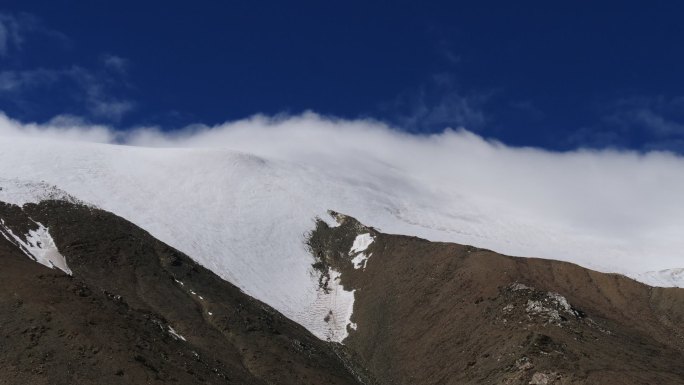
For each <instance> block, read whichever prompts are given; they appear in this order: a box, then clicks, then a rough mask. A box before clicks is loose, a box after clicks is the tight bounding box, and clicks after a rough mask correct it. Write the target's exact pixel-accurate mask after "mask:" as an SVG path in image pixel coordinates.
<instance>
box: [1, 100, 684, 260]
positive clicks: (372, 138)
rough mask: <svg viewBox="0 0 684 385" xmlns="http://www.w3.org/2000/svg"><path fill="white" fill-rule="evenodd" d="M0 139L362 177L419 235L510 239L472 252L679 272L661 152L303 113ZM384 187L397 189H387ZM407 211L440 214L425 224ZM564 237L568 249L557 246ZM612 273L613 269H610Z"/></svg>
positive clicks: (680, 166) (15, 126)
mask: <svg viewBox="0 0 684 385" xmlns="http://www.w3.org/2000/svg"><path fill="white" fill-rule="evenodd" d="M0 135H23V136H47V137H51V138H59V139H63V140H79V141H93V142H110V143H122V144H127V145H132V146H150V147H186V148H226V149H232V150H236V151H241V152H246V153H250V154H255V155H257V156H261V157H264V158H267V159H274V160H281V161H286V162H290V163H296V164H298V165H300V166H302V167H307V168H315V169H317V170H323V171H325V172H327V173H330V174H331V175H334V176H335V178H341V179H350V178H354V177H355V176H357V175H361V174H362V175H365V176H367V178H365V179H364V180H366V181H377V182H368V183H378V184H379V185H377V186H372V188H373V189H376V190H379V191H384V190H383V189H387V192H388V194H389V193H391V189H392V188H393V187H392V186H403V187H402V188H411V189H417V190H420V194H418V195H416V196H419V197H420V199H419V200H418V201H416V202H414V204H412V206H410V207H406V210H405V211H402V212H401V213H395V214H393V215H399V216H402V218H404V219H405V220H407V221H414V222H415V223H418V224H417V226H430V227H431V228H433V229H443V230H444V233H445V234H447V233H448V234H455V235H454V236H455V237H456V238H458V236H459V235H458V229H454V228H453V226H452V225H451V224H450V223H452V222H450V221H451V219H453V218H456V219H457V220H458V223H462V224H463V223H471V224H472V229H487V228H499V229H501V232H502V233H505V234H509V235H510V236H511V237H513V238H515V239H509V240H505V239H504V240H502V239H495V238H493V236H492V235H491V234H490V233H488V232H487V231H483V232H481V233H478V231H480V230H472V231H471V233H469V236H470V237H471V238H468V239H472V240H473V241H472V242H471V243H475V244H477V245H478V246H485V247H487V246H489V247H492V248H494V249H496V250H499V251H504V252H508V253H512V254H518V255H526V256H540V257H553V258H558V259H571V260H577V259H572V258H570V257H569V256H571V255H574V256H575V257H577V254H582V255H583V257H582V258H581V261H582V263H583V264H584V265H591V264H592V262H591V261H592V258H601V257H602V256H603V255H613V254H614V255H623V254H624V255H632V256H635V255H636V256H638V255H644V256H650V257H649V258H652V257H654V256H658V257H659V258H661V259H660V261H662V263H661V262H658V263H655V265H657V266H658V268H660V267H662V268H672V267H684V252H683V251H682V250H684V248H682V247H683V246H684V244H683V243H682V242H683V241H682V234H681V232H682V229H684V178H682V177H681V176H682V175H684V158H682V157H680V156H677V155H674V154H671V153H665V152H649V153H637V152H628V151H615V150H605V151H598V150H582V149H580V150H577V151H571V152H564V153H558V152H550V151H545V150H540V149H534V148H514V147H509V146H506V145H503V144H501V143H497V142H495V141H488V140H485V139H483V138H482V137H480V136H477V135H475V134H473V133H471V132H468V131H464V130H457V131H454V130H447V131H444V132H443V133H439V134H434V135H421V136H418V135H410V134H406V133H402V132H400V131H398V130H395V129H392V128H391V127H389V126H387V125H385V124H383V123H380V122H376V121H370V120H341V119H332V118H326V117H322V116H319V115H316V114H313V113H305V114H302V115H299V116H277V117H267V116H260V115H258V116H254V117H251V118H249V119H244V120H239V121H234V122H227V123H225V124H221V125H217V126H205V125H193V126H189V127H187V128H185V129H182V130H178V131H174V132H163V131H161V130H159V129H157V128H138V129H133V130H129V131H126V132H117V131H113V130H111V129H109V128H107V127H103V126H94V127H91V126H88V125H87V124H86V123H84V122H83V121H80V120H77V119H76V120H74V119H73V118H68V117H66V118H65V117H61V118H59V119H55V120H53V121H52V122H48V123H45V124H22V123H20V122H17V121H13V120H11V119H9V118H7V117H6V116H0ZM207 167H212V165H207ZM391 178H396V180H398V181H401V182H397V183H396V184H387V181H388V180H389V179H391ZM383 184H384V185H383ZM366 187H367V188H371V187H370V186H366ZM366 187H364V186H363V185H360V186H359V188H366ZM412 210H417V211H421V212H422V213H423V214H425V213H437V212H439V214H434V215H433V216H432V217H430V219H429V220H427V219H425V218H427V217H426V216H425V215H423V214H421V215H423V216H418V215H414V213H413V212H412ZM426 215H427V214H426ZM430 215H432V214H430ZM450 218H451V219H450ZM420 221H428V222H429V223H427V222H425V223H423V222H420ZM483 221H487V222H488V223H486V224H483V223H482V222H483ZM419 222H420V223H419ZM511 224H516V225H511ZM523 224H524V225H523ZM450 226H452V227H450ZM511 226H512V227H511ZM440 231H442V230H440ZM497 231H499V230H497ZM532 233H534V234H532ZM567 239H571V240H576V243H572V244H568V243H567V242H566V243H563V242H561V241H562V240H566V241H567ZM506 242H508V243H506ZM537 243H539V244H537ZM490 245H494V246H490ZM516 245H517V246H516ZM520 245H522V246H520ZM549 245H555V246H553V247H549ZM518 246H520V247H518ZM573 258H574V257H573ZM677 261H680V262H679V266H675V265H677V263H678V262H677ZM614 262H615V261H614ZM643 265H644V267H647V266H653V265H654V263H650V262H649V263H644V264H643ZM614 266H615V268H616V269H617V270H616V271H620V269H619V263H615V264H614Z"/></svg>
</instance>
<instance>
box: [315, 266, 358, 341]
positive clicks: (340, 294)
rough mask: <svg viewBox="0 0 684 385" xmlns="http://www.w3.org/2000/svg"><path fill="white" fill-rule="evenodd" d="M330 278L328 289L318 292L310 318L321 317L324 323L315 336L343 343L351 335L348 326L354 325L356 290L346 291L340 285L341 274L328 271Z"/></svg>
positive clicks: (316, 330)
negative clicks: (352, 317) (352, 320)
mask: <svg viewBox="0 0 684 385" xmlns="http://www.w3.org/2000/svg"><path fill="white" fill-rule="evenodd" d="M328 277H329V280H328V282H327V287H326V289H322V288H321V289H319V290H318V295H317V297H316V302H315V303H314V306H313V311H312V313H311V315H310V316H311V317H312V318H314V319H315V318H318V317H320V318H319V319H320V320H321V321H323V325H322V326H323V327H322V328H317V329H314V331H315V332H314V334H315V335H317V336H320V335H323V338H324V339H326V340H328V341H333V342H340V343H341V342H342V341H343V340H344V339H345V338H347V336H348V335H349V332H348V330H347V325H350V324H351V323H352V322H351V316H352V312H353V311H354V292H355V290H351V291H347V290H345V289H344V287H343V286H342V284H341V283H340V277H341V274H340V273H339V272H337V271H335V270H332V269H328ZM310 324H314V322H310ZM312 332H313V331H312Z"/></svg>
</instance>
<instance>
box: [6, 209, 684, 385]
mask: <svg viewBox="0 0 684 385" xmlns="http://www.w3.org/2000/svg"><path fill="white" fill-rule="evenodd" d="M332 216H333V217H334V218H336V220H337V222H338V225H337V226H332V224H329V222H325V221H318V222H317V224H316V227H315V229H314V230H312V232H311V233H310V234H309V235H308V237H307V239H308V246H309V249H310V251H311V253H312V255H313V260H314V261H315V262H314V263H313V265H312V266H311V274H313V275H314V276H315V277H317V282H318V285H319V287H320V291H321V292H323V293H325V292H330V291H335V290H342V291H345V292H347V293H350V295H352V296H353V313H352V315H351V320H350V323H346V322H347V321H346V320H345V321H344V323H343V324H345V325H346V333H348V337H347V338H346V339H344V341H343V344H338V343H335V342H326V341H323V340H321V339H319V338H316V337H315V336H314V335H313V334H311V333H310V332H309V331H308V330H306V329H305V328H304V327H302V326H300V325H298V324H296V323H295V322H293V321H291V320H289V319H287V318H286V317H284V316H283V315H281V314H280V313H278V312H277V311H275V310H274V309H272V308H271V307H269V306H268V305H266V304H264V303H262V302H259V301H257V300H255V299H253V298H251V297H249V296H247V295H246V294H244V293H243V292H242V291H241V290H240V289H238V288H237V287H235V286H233V285H232V284H230V283H228V282H226V281H224V280H222V279H221V278H220V277H218V276H217V275H215V274H214V273H212V272H211V271H209V270H207V269H205V268H204V267H202V266H200V265H199V264H197V263H195V262H194V261H193V260H192V259H191V258H190V257H188V256H186V255H185V254H183V253H181V252H179V251H178V250H176V249H174V248H172V247H169V246H167V245H166V244H164V243H162V242H160V241H158V240H156V239H154V238H153V237H152V236H151V235H150V234H149V233H147V232H146V231H144V230H142V229H140V228H138V227H136V226H135V225H133V224H132V223H130V222H128V221H126V220H124V219H122V218H120V217H117V216H116V215H114V214H111V213H108V212H105V211H102V210H99V209H96V208H93V207H90V206H86V205H83V204H81V203H79V202H77V201H73V200H72V201H63V200H62V201H60V200H48V201H43V202H41V203H39V204H33V203H29V204H26V205H24V206H23V208H22V207H19V206H16V205H11V204H5V203H0V219H1V221H0V288H1V289H0V338H1V339H2V344H0V373H2V375H1V376H0V384H27V383H30V384H74V383H78V384H138V383H150V384H172V383H178V384H200V383H202V384H259V385H265V384H364V385H390V384H401V385H413V384H420V385H423V384H424V385H431V384H533V385H542V384H545V385H548V384H684V366H682V365H681V363H682V362H684V326H683V325H684V290H682V289H676V288H654V287H649V286H646V285H644V284H641V283H638V282H636V281H633V280H631V279H628V278H626V277H624V276H620V275H615V274H604V273H599V272H595V271H591V270H588V269H585V268H582V267H580V266H577V265H574V264H570V263H565V262H559V261H551V260H541V259H528V258H513V257H507V256H503V255H500V254H497V253H494V252H492V251H489V250H484V249H478V248H474V247H471V246H463V245H458V244H449V243H435V242H428V241H426V240H423V239H419V238H415V237H407V236H397V235H388V234H384V233H381V232H379V231H377V230H376V229H374V228H371V227H367V226H364V225H363V224H362V223H360V222H358V221H356V220H355V219H354V218H351V217H348V216H345V215H342V214H337V213H332ZM244 258H250V256H249V255H245V256H244ZM37 262H38V263H37ZM352 290H353V293H352V292H351V291H352ZM330 298H338V297H337V296H330ZM336 316H337V315H336V314H335V313H334V312H332V311H331V312H330V313H329V314H327V315H325V316H324V317H323V319H322V320H321V322H323V323H333V322H336V321H335V317H336Z"/></svg>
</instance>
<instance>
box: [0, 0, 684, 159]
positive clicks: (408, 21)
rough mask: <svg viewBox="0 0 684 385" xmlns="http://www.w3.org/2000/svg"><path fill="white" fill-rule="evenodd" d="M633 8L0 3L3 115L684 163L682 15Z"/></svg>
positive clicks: (653, 5)
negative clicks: (381, 132) (381, 133)
mask: <svg viewBox="0 0 684 385" xmlns="http://www.w3.org/2000/svg"><path fill="white" fill-rule="evenodd" d="M599 3H600V4H599ZM634 3H635V4H630V2H627V1H621V2H605V1H602V2H598V1H594V2H589V1H587V2H582V1H575V2H553V1H544V2H512V1H493V2H484V1H479V2H472V1H471V2H457V1H444V2H439V1H433V2H425V1H415V2H403V1H387V2H371V1H358V2H354V1H345V2H332V1H310V2H305V1H292V2H288V1H254V0H253V1H241V2H236V1H233V2H230V1H208V0H207V1H163V2H161V1H160V2H151V1H126V0H118V1H104V0H90V1H59V0H49V1H48V0H44V1H31V0H20V1H14V0H4V1H3V2H2V3H0V110H2V111H5V112H6V113H7V114H8V115H9V116H11V117H14V118H18V119H21V120H23V121H39V122H43V121H46V120H49V119H50V118H52V117H54V116H55V115H60V114H71V115H76V116H81V117H84V118H86V119H88V120H90V121H93V122H97V123H104V124H109V125H112V126H115V127H118V128H122V129H126V128H130V127H132V126H138V125H159V126H161V127H163V128H164V129H174V128H179V127H182V126H185V125H187V124H190V123H205V124H215V123H221V122H224V121H227V120H235V119H240V118H244V117H247V116H250V115H252V114H255V113H265V114H276V113H281V112H285V113H290V114H296V113H300V112H302V111H305V110H313V111H315V112H318V113H322V114H330V115H334V116H338V117H343V118H359V117H361V118H363V117H370V118H374V119H378V120H382V121H386V122H389V123H392V124H395V125H397V126H398V127H401V128H402V129H406V130H410V131H412V132H438V131H441V130H443V129H444V128H445V127H447V126H451V127H458V126H465V127H466V128H467V129H469V130H471V131H474V132H476V133H478V134H481V135H483V136H485V137H489V138H495V139H498V140H501V141H503V142H505V143H508V144H513V145H529V146H537V147H543V148H549V149H560V150H566V149H573V148H577V147H597V148H604V147H617V148H630V149H637V150H649V149H664V150H668V149H669V150H673V151H677V152H684V70H683V69H684V23H683V22H682V16H684V3H681V2H676V1H669V2H664V1H663V2H658V1H650V2H639V4H636V2H634ZM677 4H681V5H677Z"/></svg>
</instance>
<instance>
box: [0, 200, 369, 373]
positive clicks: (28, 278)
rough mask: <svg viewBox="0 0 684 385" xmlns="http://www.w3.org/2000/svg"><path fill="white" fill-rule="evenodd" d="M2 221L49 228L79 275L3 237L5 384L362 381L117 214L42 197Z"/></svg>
mask: <svg viewBox="0 0 684 385" xmlns="http://www.w3.org/2000/svg"><path fill="white" fill-rule="evenodd" d="M0 218H3V219H4V221H5V225H6V226H8V227H10V228H11V229H12V230H13V232H14V233H15V234H25V233H26V232H27V231H28V230H29V229H31V228H33V227H35V226H36V225H35V223H34V222H33V220H35V221H37V222H40V223H42V224H44V225H45V226H47V227H48V228H49V231H50V234H51V235H52V237H53V238H54V240H55V242H56V244H57V246H58V248H59V250H60V252H61V253H62V254H63V255H65V257H66V258H67V261H68V265H69V267H70V268H71V270H72V271H73V277H70V276H68V275H65V274H64V273H62V272H61V271H60V270H56V269H49V268H47V267H45V266H42V265H40V264H38V263H35V262H33V261H31V260H30V259H29V258H27V257H26V255H24V254H23V253H22V252H21V251H20V250H19V249H18V248H17V247H16V245H14V244H12V243H11V242H9V241H7V240H6V239H4V238H3V237H0V339H1V341H2V342H1V343H0V373H1V374H0V383H1V384H143V383H144V384H174V383H176V384H183V385H185V384H358V383H359V382H358V381H357V379H356V378H355V374H354V373H353V371H354V368H355V363H353V362H352V361H351V359H350V358H349V356H347V355H345V354H344V353H345V352H344V348H343V347H341V346H334V345H335V344H330V343H327V342H324V341H320V340H319V339H317V338H315V337H314V336H313V335H311V334H310V333H309V332H308V331H307V330H305V329H304V328H303V327H301V326H299V325H297V324H296V323H294V322H292V321H290V320H289V319H287V318H285V317H283V316H282V315H281V314H279V313H278V312H276V311H275V310H273V309H272V308H270V307H269V306H267V305H265V304H263V303H261V302H259V301H257V300H255V299H253V298H251V297H249V296H247V295H245V294H244V293H242V292H241V291H240V290H239V289H238V288H236V287H235V286H233V285H231V284H230V283H228V282H225V281H223V280H221V279H220V278H219V277H218V276H216V275H215V274H213V273H212V272H210V271H208V270H207V269H205V268H203V267H201V266H199V265H198V264H196V263H195V262H193V261H192V260H191V259H190V258H188V257H187V256H185V255H184V254H182V253H180V252H178V251H177V250H175V249H173V248H171V247H169V246H167V245H165V244H163V243H161V242H159V241H157V240H156V239H154V238H153V237H151V236H150V235H149V234H148V233H147V232H145V231H143V230H141V229H139V228H137V227H136V226H134V225H133V224H131V223H129V222H127V221H125V220H123V219H121V218H119V217H116V216H115V215H113V214H110V213H107V212H104V211H101V210H96V209H93V208H89V207H86V206H82V205H78V204H74V203H68V202H61V201H46V202H43V203H40V204H29V205H26V206H24V208H23V209H21V208H19V207H17V206H12V205H7V204H3V203H0ZM29 218H31V219H29ZM171 328H173V330H175V331H176V332H177V333H178V334H179V335H180V336H182V338H184V339H185V340H183V339H182V338H181V337H179V336H174V334H173V333H172V332H171ZM333 347H335V349H333Z"/></svg>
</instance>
